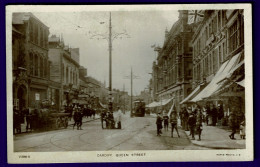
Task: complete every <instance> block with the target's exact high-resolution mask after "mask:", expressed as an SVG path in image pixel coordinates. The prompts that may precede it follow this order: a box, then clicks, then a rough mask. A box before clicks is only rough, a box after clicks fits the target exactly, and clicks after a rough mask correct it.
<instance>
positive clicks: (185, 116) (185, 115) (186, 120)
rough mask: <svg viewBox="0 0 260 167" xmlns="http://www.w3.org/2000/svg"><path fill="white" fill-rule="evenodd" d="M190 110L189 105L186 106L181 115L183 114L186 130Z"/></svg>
mask: <svg viewBox="0 0 260 167" xmlns="http://www.w3.org/2000/svg"><path fill="white" fill-rule="evenodd" d="M190 112H191V107H188V110H186V109H185V110H184V111H183V113H182V115H183V122H184V130H185V131H188V130H189V127H188V118H189V113H190Z"/></svg>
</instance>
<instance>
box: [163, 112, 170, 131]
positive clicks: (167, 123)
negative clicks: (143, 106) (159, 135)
mask: <svg viewBox="0 0 260 167" xmlns="http://www.w3.org/2000/svg"><path fill="white" fill-rule="evenodd" d="M163 125H164V126H163V127H164V131H168V126H169V116H168V115H167V114H166V113H165V115H164V116H163Z"/></svg>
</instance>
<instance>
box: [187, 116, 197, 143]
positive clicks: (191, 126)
mask: <svg viewBox="0 0 260 167" xmlns="http://www.w3.org/2000/svg"><path fill="white" fill-rule="evenodd" d="M188 126H189V129H190V134H191V137H192V139H191V140H195V137H194V131H195V126H196V117H195V114H194V113H193V112H191V113H190V115H189V118H188Z"/></svg>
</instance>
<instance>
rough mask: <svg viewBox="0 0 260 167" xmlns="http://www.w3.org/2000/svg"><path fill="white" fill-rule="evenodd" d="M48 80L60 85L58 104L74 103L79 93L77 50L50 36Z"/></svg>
mask: <svg viewBox="0 0 260 167" xmlns="http://www.w3.org/2000/svg"><path fill="white" fill-rule="evenodd" d="M48 56H49V60H50V61H51V66H50V80H51V81H53V82H58V83H59V85H60V93H59V99H60V103H61V104H62V105H63V106H64V105H68V104H70V103H73V102H75V99H77V95H78V93H79V83H80V82H79V67H80V65H79V48H70V47H68V46H65V45H64V41H63V38H62V37H61V38H60V37H57V36H56V35H52V36H51V37H50V38H49V53H48Z"/></svg>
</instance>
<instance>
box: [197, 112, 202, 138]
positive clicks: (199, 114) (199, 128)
mask: <svg viewBox="0 0 260 167" xmlns="http://www.w3.org/2000/svg"><path fill="white" fill-rule="evenodd" d="M196 132H197V134H198V136H199V138H198V141H200V140H201V132H202V112H201V110H200V108H198V109H197V114H196Z"/></svg>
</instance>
